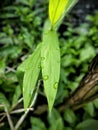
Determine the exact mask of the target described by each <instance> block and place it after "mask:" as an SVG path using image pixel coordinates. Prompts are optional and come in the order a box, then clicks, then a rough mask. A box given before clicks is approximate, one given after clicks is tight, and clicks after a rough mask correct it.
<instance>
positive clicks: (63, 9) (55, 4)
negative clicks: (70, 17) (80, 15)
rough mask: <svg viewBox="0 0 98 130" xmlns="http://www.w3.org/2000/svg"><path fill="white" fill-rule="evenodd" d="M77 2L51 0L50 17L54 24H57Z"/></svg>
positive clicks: (73, 0) (74, 0)
mask: <svg viewBox="0 0 98 130" xmlns="http://www.w3.org/2000/svg"><path fill="white" fill-rule="evenodd" d="M76 2H77V0H56V1H55V0H50V1H49V18H50V21H51V24H52V26H53V25H55V23H56V22H58V21H59V19H61V17H62V16H64V15H65V14H66V13H67V11H68V10H69V9H70V8H71V7H72V6H73V5H74V4H75V3H76Z"/></svg>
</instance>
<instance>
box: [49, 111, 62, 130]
mask: <svg viewBox="0 0 98 130" xmlns="http://www.w3.org/2000/svg"><path fill="white" fill-rule="evenodd" d="M48 122H49V124H50V128H49V130H63V129H64V124H63V120H62V118H61V116H60V113H59V112H58V111H57V110H56V109H53V110H52V111H51V114H49V115H48Z"/></svg>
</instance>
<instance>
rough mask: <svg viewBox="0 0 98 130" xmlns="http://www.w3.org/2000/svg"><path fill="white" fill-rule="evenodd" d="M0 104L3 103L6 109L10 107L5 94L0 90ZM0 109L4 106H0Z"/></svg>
mask: <svg viewBox="0 0 98 130" xmlns="http://www.w3.org/2000/svg"><path fill="white" fill-rule="evenodd" d="M2 104H4V105H5V106H6V107H7V109H8V110H9V109H10V104H9V102H8V100H7V98H6V97H5V95H4V94H3V93H1V92H0V105H2ZM0 110H4V108H3V107H2V108H1V107H0Z"/></svg>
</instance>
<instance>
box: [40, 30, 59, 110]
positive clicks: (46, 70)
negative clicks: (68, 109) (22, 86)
mask: <svg viewBox="0 0 98 130" xmlns="http://www.w3.org/2000/svg"><path fill="white" fill-rule="evenodd" d="M41 67H42V76H43V81H44V88H45V93H46V96H47V100H48V106H49V110H50V111H51V109H52V107H53V104H54V100H55V97H56V93H57V88H58V82H59V75H60V49H59V41H58V36H57V33H56V32H55V31H49V32H47V33H44V35H43V43H42V48H41Z"/></svg>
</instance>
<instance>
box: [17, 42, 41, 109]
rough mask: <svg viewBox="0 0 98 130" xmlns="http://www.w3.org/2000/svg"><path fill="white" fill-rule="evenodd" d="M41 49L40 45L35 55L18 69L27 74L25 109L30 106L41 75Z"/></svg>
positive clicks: (25, 77) (24, 94)
mask: <svg viewBox="0 0 98 130" xmlns="http://www.w3.org/2000/svg"><path fill="white" fill-rule="evenodd" d="M40 49H41V44H39V45H38V47H37V48H36V49H35V51H34V52H33V54H32V55H31V56H30V57H29V58H28V59H26V60H25V61H24V62H23V63H22V64H21V65H20V67H19V68H18V70H20V71H24V72H25V73H24V79H23V100H24V108H25V109H26V108H27V107H28V106H29V104H30V101H31V99H32V94H33V91H34V89H35V85H36V82H37V79H38V76H39V73H40V60H41V59H40V54H41V53H40Z"/></svg>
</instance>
